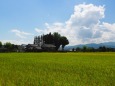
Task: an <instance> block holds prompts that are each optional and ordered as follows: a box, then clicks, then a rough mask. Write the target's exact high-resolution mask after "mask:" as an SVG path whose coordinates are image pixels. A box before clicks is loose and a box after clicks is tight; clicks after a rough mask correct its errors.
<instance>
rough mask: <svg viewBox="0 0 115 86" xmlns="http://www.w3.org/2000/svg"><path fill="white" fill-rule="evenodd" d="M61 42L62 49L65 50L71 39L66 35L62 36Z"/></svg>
mask: <svg viewBox="0 0 115 86" xmlns="http://www.w3.org/2000/svg"><path fill="white" fill-rule="evenodd" d="M60 42H61V45H62V50H64V47H65V46H66V45H68V44H69V41H68V39H67V38H66V37H65V36H62V37H61V38H60Z"/></svg>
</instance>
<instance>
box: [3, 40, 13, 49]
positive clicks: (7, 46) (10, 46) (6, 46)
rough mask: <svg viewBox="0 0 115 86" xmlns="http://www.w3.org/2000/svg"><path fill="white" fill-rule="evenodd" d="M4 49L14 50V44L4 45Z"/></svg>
mask: <svg viewBox="0 0 115 86" xmlns="http://www.w3.org/2000/svg"><path fill="white" fill-rule="evenodd" d="M4 47H5V48H7V49H8V50H11V49H12V44H11V43H10V42H6V43H5V44H4Z"/></svg>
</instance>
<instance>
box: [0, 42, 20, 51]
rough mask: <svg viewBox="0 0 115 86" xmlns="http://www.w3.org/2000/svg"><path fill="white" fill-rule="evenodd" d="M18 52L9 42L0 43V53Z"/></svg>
mask: <svg viewBox="0 0 115 86" xmlns="http://www.w3.org/2000/svg"><path fill="white" fill-rule="evenodd" d="M17 50H18V45H15V44H11V43H10V42H6V43H4V44H3V43H2V42H0V52H15V51H17Z"/></svg>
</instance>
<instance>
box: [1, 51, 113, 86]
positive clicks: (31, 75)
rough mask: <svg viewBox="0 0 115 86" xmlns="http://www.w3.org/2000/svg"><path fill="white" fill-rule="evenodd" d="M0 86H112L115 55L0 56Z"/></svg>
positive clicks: (38, 54)
mask: <svg viewBox="0 0 115 86" xmlns="http://www.w3.org/2000/svg"><path fill="white" fill-rule="evenodd" d="M0 86H115V53H111V52H108V53H99V52H98V53H97V52H96V53H0Z"/></svg>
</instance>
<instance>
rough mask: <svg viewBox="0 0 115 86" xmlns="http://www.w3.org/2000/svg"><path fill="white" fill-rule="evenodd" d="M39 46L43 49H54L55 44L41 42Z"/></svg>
mask: <svg viewBox="0 0 115 86" xmlns="http://www.w3.org/2000/svg"><path fill="white" fill-rule="evenodd" d="M41 48H42V49H43V50H45V51H55V50H56V46H55V45H53V44H43V45H42V46H41Z"/></svg>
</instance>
